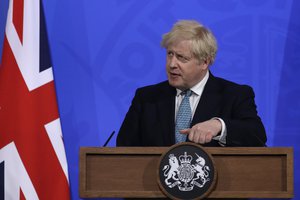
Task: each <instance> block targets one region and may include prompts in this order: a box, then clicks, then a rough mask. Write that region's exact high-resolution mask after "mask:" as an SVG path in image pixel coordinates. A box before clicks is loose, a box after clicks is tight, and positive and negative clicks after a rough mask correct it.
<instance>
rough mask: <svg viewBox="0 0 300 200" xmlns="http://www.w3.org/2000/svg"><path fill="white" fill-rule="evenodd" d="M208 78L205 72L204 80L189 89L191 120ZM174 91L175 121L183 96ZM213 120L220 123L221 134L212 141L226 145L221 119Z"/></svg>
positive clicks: (224, 130)
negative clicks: (190, 92) (190, 93)
mask: <svg viewBox="0 0 300 200" xmlns="http://www.w3.org/2000/svg"><path fill="white" fill-rule="evenodd" d="M208 77H209V72H208V71H207V73H206V74H205V76H204V78H203V79H202V80H201V81H200V82H199V83H197V84H196V85H195V86H193V87H192V88H190V90H191V91H192V95H191V96H190V106H191V110H192V118H193V117H194V114H195V111H196V108H197V105H198V103H199V101H200V98H201V96H202V93H203V90H204V87H205V85H206V82H207V80H208ZM176 91H177V94H176V100H175V120H176V116H177V112H178V109H179V106H180V104H181V101H182V100H183V98H184V95H181V93H182V92H183V91H181V90H179V89H176ZM214 118H215V119H218V120H219V121H220V122H221V124H222V130H221V134H220V135H218V136H216V137H214V138H213V139H214V140H218V141H219V142H220V144H221V145H222V146H224V145H225V144H226V133H227V131H226V125H225V123H224V121H223V120H222V119H221V118H219V117H214ZM214 118H213V119H214Z"/></svg>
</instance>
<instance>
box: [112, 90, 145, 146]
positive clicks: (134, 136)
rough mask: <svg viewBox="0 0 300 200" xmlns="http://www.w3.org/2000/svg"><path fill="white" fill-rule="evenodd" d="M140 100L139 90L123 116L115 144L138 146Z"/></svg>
mask: <svg viewBox="0 0 300 200" xmlns="http://www.w3.org/2000/svg"><path fill="white" fill-rule="evenodd" d="M141 108H142V106H141V100H140V95H139V90H137V91H136V93H135V96H134V98H133V100H132V102H131V106H130V108H129V110H128V112H127V114H126V116H125V119H124V121H123V123H122V125H121V128H120V130H119V134H118V136H117V141H116V145H117V146H138V145H139V144H140V135H139V133H140V122H139V120H140V113H141Z"/></svg>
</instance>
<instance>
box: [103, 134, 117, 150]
mask: <svg viewBox="0 0 300 200" xmlns="http://www.w3.org/2000/svg"><path fill="white" fill-rule="evenodd" d="M114 134H115V131H113V132H112V133H111V134H110V136H109V138H108V139H107V140H106V142H105V143H104V145H103V147H106V145H107V144H108V143H109V141H110V140H111V138H112V136H113V135H114Z"/></svg>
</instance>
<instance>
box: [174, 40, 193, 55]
mask: <svg viewBox="0 0 300 200" xmlns="http://www.w3.org/2000/svg"><path fill="white" fill-rule="evenodd" d="M168 50H172V51H175V52H176V53H180V54H184V55H192V53H191V42H190V41H189V40H181V41H178V42H173V43H171V44H170V45H169V46H168Z"/></svg>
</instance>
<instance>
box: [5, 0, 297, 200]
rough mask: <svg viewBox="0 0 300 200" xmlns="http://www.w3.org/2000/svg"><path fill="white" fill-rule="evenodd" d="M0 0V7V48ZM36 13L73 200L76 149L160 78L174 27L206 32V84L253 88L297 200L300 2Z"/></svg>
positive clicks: (105, 4)
mask: <svg viewBox="0 0 300 200" xmlns="http://www.w3.org/2000/svg"><path fill="white" fill-rule="evenodd" d="M7 1H8V0H1V1H0V43H1V47H2V40H3V33H4V22H5V19H4V18H5V17H4V16H5V14H6V10H7ZM44 9H45V15H46V22H47V28H48V37H49V42H50V48H51V54H52V60H53V65H54V75H55V83H56V90H57V96H58V103H59V111H60V117H61V122H62V129H63V134H64V142H65V147H66V153H67V159H68V164H69V175H70V185H71V190H72V191H71V192H72V199H73V200H75V199H79V196H78V152H79V148H80V147H81V146H102V145H103V144H104V142H105V140H106V139H107V138H108V136H109V134H110V133H111V132H112V131H113V130H115V131H116V132H118V130H119V128H120V125H121V123H122V120H123V118H124V116H125V114H126V112H127V110H128V107H129V105H130V102H131V99H132V97H133V94H134V92H135V89H136V88H137V87H141V86H144V85H148V84H154V83H157V82H159V81H162V80H164V79H166V75H165V51H164V50H163V49H162V48H160V40H161V35H162V34H163V33H165V32H167V31H169V29H170V28H171V26H172V24H173V23H174V22H176V21H177V20H178V19H196V20H199V21H201V22H202V23H203V24H204V25H206V26H208V27H210V29H211V30H212V31H213V32H214V33H215V35H216V38H217V40H218V45H219V51H218V53H217V59H216V63H215V64H214V65H213V66H212V67H211V70H212V72H213V73H214V75H216V76H221V77H224V78H226V79H229V80H232V81H235V82H238V83H242V84H249V85H251V86H252V87H253V88H254V90H255V93H256V103H257V105H258V112H259V114H260V116H261V118H262V120H263V122H264V124H265V127H266V130H267V135H268V146H272V147H273V146H274V147H277V146H292V147H294V154H295V158H294V163H295V164H294V168H295V172H294V173H295V176H294V177H295V180H294V184H295V185H294V187H295V195H296V197H295V198H294V199H299V197H298V196H299V195H300V178H299V176H300V170H299V169H300V163H299V158H300V155H299V153H300V152H299V150H300V148H299V145H297V144H299V141H300V123H299V120H300V101H299V99H298V98H300V81H299V78H300V20H299V19H300V12H299V10H300V1H297V0H210V1H205V0H203V1H202V0H185V1H183V0H101V1H100V0H88V1H86V0H48V1H47V0H44ZM0 49H1V48H0ZM0 53H1V50H0ZM115 138H116V135H115V136H114V137H113V139H112V140H111V142H110V143H109V145H108V146H115ZM270 167H272V166H270Z"/></svg>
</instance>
